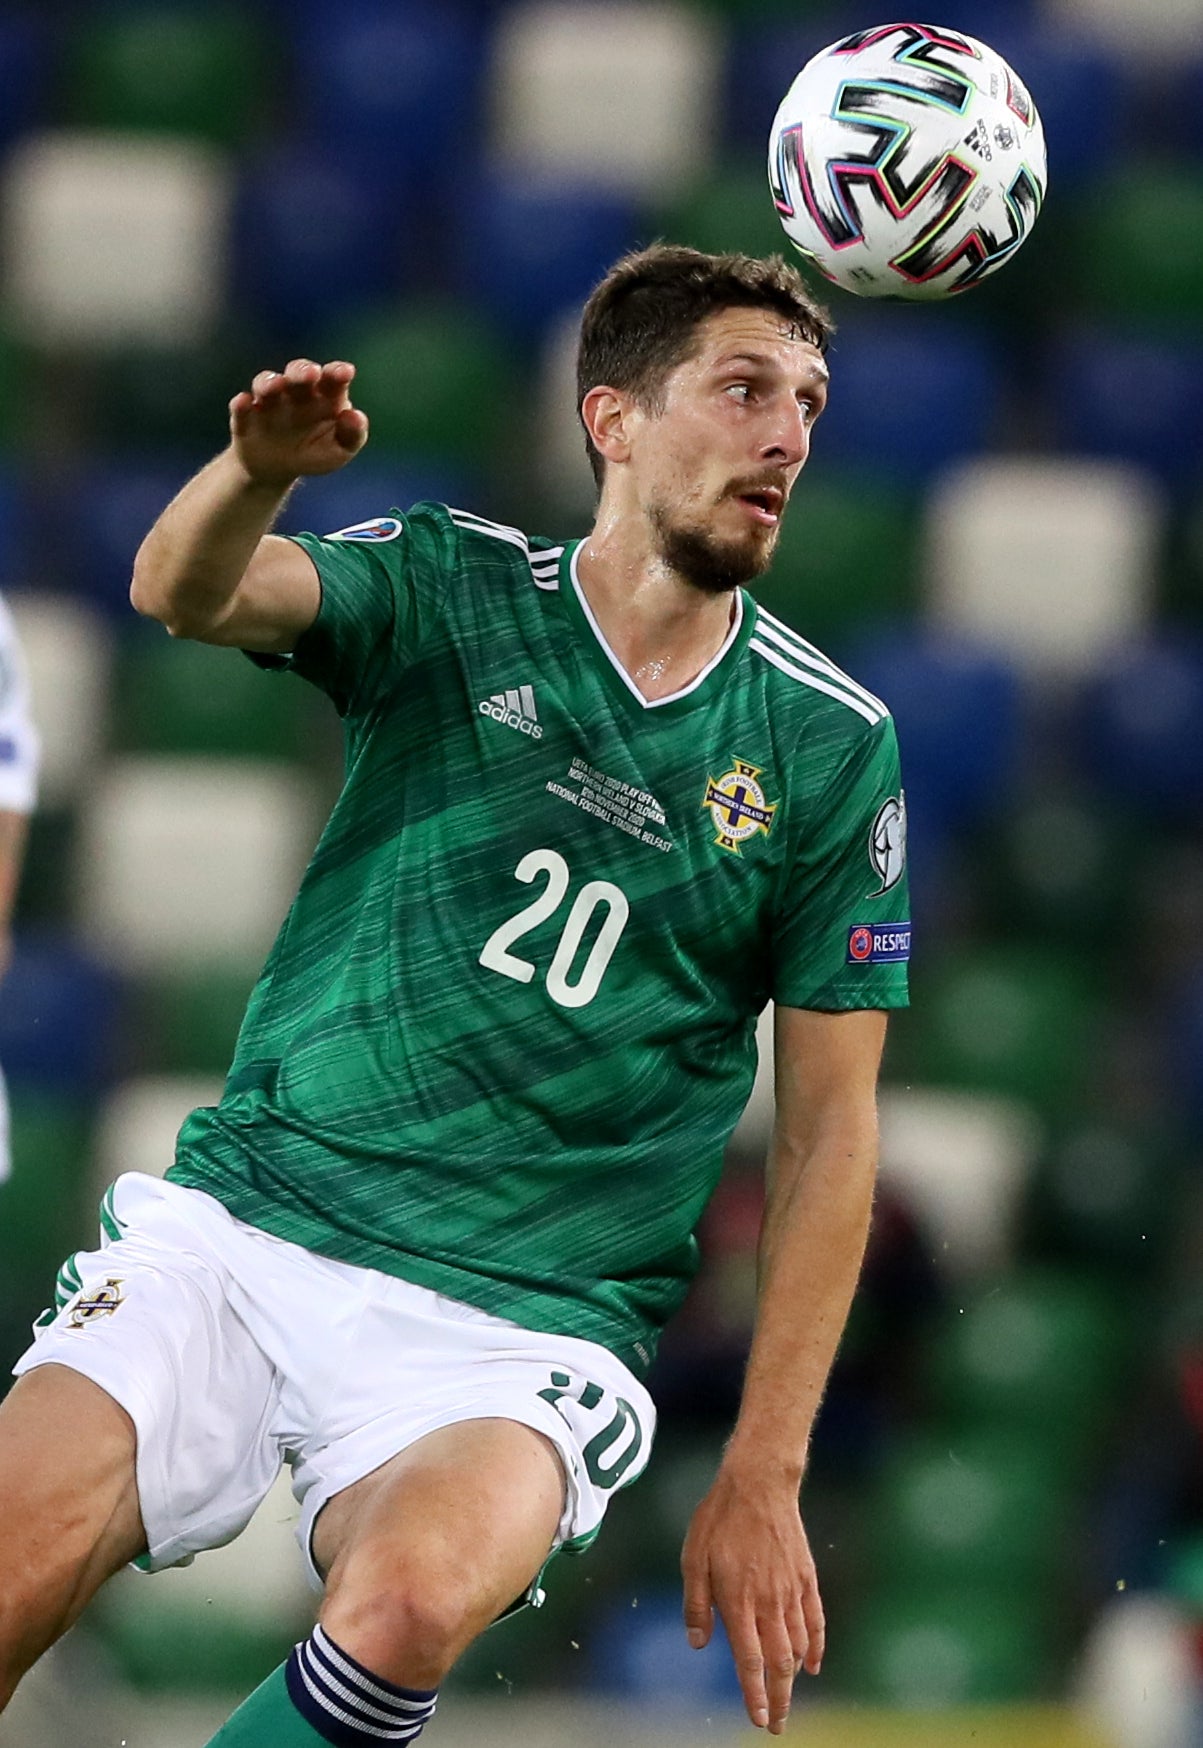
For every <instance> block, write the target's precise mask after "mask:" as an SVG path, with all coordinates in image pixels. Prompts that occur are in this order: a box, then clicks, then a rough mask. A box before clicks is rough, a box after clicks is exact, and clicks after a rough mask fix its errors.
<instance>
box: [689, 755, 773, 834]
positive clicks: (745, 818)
mask: <svg viewBox="0 0 1203 1748" xmlns="http://www.w3.org/2000/svg"><path fill="white" fill-rule="evenodd" d="M759 776H760V767H759V766H758V765H749V764H748V762H747V760H746V759H733V760H732V761H731V769H730V770H729V771H725V772H724V773H723V775H722V776H721V777H708V778H707V780H706V794H705V796H704V797H703V800H702V806H703V807H708V808H709V809H710V817H711V819H712V820H713V821H714V829H715V831H716V832H717V833H718V836H717V837H716V838H715V840H714V841H715V843H716V844H718V845H719V846H720V847H721V848H722V849H724V850H733V851H734V852H735V854H736V855H737V856H738V855H739V853H740V845H741V844H743V843H746V842H747V840H748V839H749V838H751V837H755V835H756V833H757V832H763V833H764V834H765V836H766V837H767V836H768V834H769V832H770V831H772V829H773V815H774V814H775V813H776V811H777V806H778V804H777V802H775V801H773V802H769V801H766V800H765V795H764V790H763V789H762V788H761V787H760V784H759V783H758V782H757V781H756V779H757V778H758V777H759Z"/></svg>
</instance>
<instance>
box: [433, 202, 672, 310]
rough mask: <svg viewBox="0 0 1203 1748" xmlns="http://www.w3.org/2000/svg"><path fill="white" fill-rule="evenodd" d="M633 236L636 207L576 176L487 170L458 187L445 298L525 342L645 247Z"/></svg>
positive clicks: (636, 231)
mask: <svg viewBox="0 0 1203 1748" xmlns="http://www.w3.org/2000/svg"><path fill="white" fill-rule="evenodd" d="M641 229H642V227H641V225H640V220H639V214H638V208H637V206H636V204H635V202H633V201H632V200H630V199H629V198H628V197H627V196H625V195H624V194H621V193H616V192H614V191H612V190H610V189H607V188H604V187H598V185H597V184H596V183H595V182H594V181H592V180H591V179H590V178H589V177H587V176H582V175H580V174H579V173H578V175H577V176H576V177H568V176H563V175H561V176H554V175H550V174H549V175H533V176H532V175H525V174H519V173H518V172H516V171H514V170H505V169H496V170H492V171H486V172H485V173H484V175H483V176H482V175H477V176H474V177H472V178H471V180H470V181H468V182H466V184H465V187H464V191H463V195H462V198H461V200H460V202H459V205H458V209H457V213H456V226H455V236H454V240H453V242H452V245H451V251H450V253H451V257H452V275H451V277H452V285H453V289H454V290H455V292H456V294H457V295H458V296H459V297H460V298H462V299H463V300H464V302H465V303H466V304H468V305H469V306H471V307H473V308H476V309H481V310H484V311H485V312H487V314H488V315H489V316H491V317H492V318H493V319H494V320H496V321H498V322H500V323H501V324H502V325H503V326H504V327H505V328H506V330H507V331H508V332H509V333H510V334H511V335H512V336H513V337H514V338H515V339H516V340H519V341H523V342H528V343H530V342H533V341H535V340H536V339H537V337H538V336H539V334H541V333H542V332H543V330H544V329H545V328H547V326H548V325H549V323H551V322H552V321H553V320H554V319H555V318H556V317H557V316H559V315H561V314H562V313H563V312H564V311H565V310H572V311H574V312H575V311H576V310H577V309H578V308H579V306H580V305H581V304H583V303H584V301H585V299H586V297H588V295H589V293H590V292H591V291H592V289H593V287H594V286H595V285H596V283H597V281H598V280H599V279H600V278H601V277H602V275H603V274H604V273H605V271H606V269H607V267H609V265H610V264H611V262H613V261H616V260H617V259H618V257H619V256H620V255H624V254H625V253H626V252H627V250H628V249H631V248H634V247H635V246H636V245H637V244H638V243H639V242H641V241H645V240H646V237H641V235H640V232H641Z"/></svg>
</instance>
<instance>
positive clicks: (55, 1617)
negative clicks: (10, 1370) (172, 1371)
mask: <svg viewBox="0 0 1203 1748" xmlns="http://www.w3.org/2000/svg"><path fill="white" fill-rule="evenodd" d="M135 1443H136V1435H135V1432H134V1425H133V1422H132V1421H131V1420H130V1417H129V1415H128V1414H127V1413H126V1412H125V1410H124V1409H123V1408H121V1407H119V1405H118V1404H117V1403H116V1402H115V1401H114V1400H113V1398H112V1397H111V1396H109V1395H108V1394H107V1393H106V1392H105V1391H104V1390H102V1389H101V1388H100V1387H99V1385H97V1384H94V1383H92V1382H91V1381H90V1379H88V1378H84V1377H81V1376H80V1375H79V1374H78V1373H77V1372H72V1371H69V1370H67V1369H66V1368H65V1367H63V1366H56V1365H49V1366H44V1367H40V1368H39V1369H38V1370H37V1371H36V1372H33V1373H32V1374H31V1375H30V1376H29V1377H26V1378H21V1379H19V1380H18V1382H17V1383H16V1385H14V1387H13V1389H12V1390H11V1391H10V1392H9V1395H8V1396H7V1397H6V1399H5V1400H4V1402H3V1403H2V1404H0V1499H3V1501H4V1509H3V1511H2V1512H0V1572H3V1573H4V1575H5V1578H4V1584H3V1586H2V1587H0V1598H2V1600H0V1626H2V1627H3V1634H2V1641H3V1642H2V1645H0V1650H2V1652H3V1659H2V1660H3V1664H4V1665H5V1667H6V1668H7V1670H8V1685H11V1683H12V1681H15V1679H16V1678H17V1677H18V1676H19V1675H20V1674H21V1673H23V1671H24V1669H25V1668H28V1667H29V1665H30V1664H31V1663H33V1662H34V1661H35V1659H36V1658H37V1657H39V1656H40V1655H41V1653H42V1652H43V1651H44V1650H45V1649H46V1648H47V1646H49V1645H51V1644H52V1643H53V1642H54V1640H55V1639H57V1638H58V1637H59V1635H60V1634H61V1633H63V1632H65V1631H66V1629H67V1628H68V1627H69V1626H70V1625H71V1624H72V1622H73V1621H74V1620H75V1618H76V1616H77V1615H78V1614H79V1613H80V1611H81V1609H82V1608H83V1607H84V1606H85V1604H86V1603H87V1602H88V1601H90V1599H91V1598H92V1597H93V1596H94V1595H95V1593H96V1591H97V1590H98V1589H99V1588H100V1586H101V1584H103V1582H104V1580H105V1579H106V1578H109V1577H111V1576H112V1574H113V1573H114V1572H116V1571H117V1570H118V1569H119V1568H120V1567H121V1566H123V1565H124V1564H125V1563H126V1562H127V1561H129V1560H132V1559H134V1558H136V1556H137V1555H139V1554H140V1553H141V1552H142V1551H143V1549H144V1548H145V1545H146V1537H145V1532H144V1530H143V1527H142V1519H141V1515H140V1512H139V1508H138V1490H137V1484H136V1479H135ZM0 1679H2V1678H0ZM3 1697H7V1696H6V1695H5V1696H3ZM0 1703H2V1697H0Z"/></svg>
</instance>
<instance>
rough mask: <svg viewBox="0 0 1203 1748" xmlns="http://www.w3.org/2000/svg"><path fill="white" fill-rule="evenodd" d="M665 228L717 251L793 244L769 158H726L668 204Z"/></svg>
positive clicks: (774, 249) (759, 251) (769, 251)
mask: <svg viewBox="0 0 1203 1748" xmlns="http://www.w3.org/2000/svg"><path fill="white" fill-rule="evenodd" d="M783 95H784V93H783ZM660 228H661V234H662V235H663V236H664V237H665V238H666V240H667V241H669V242H670V243H687V244H689V245H690V247H691V248H694V249H705V250H706V251H707V252H708V253H710V254H715V255H718V254H723V253H725V252H726V251H728V250H738V251H740V252H741V253H742V254H745V255H780V254H784V253H785V252H786V251H787V249H788V244H787V243H786V239H785V233H784V232H783V231H782V229H781V226H780V224H779V222H778V219H777V213H776V210H775V209H774V206H773V201H772V196H771V195H770V194H769V185H768V176H767V174H766V172H765V167H764V164H763V163H758V162H751V163H744V162H740V161H739V160H735V161H732V162H728V163H723V164H721V165H719V166H718V167H717V168H716V169H714V170H713V171H711V172H710V174H709V175H707V176H704V177H702V178H700V179H699V180H697V181H695V182H692V183H690V184H689V185H688V186H687V187H686V188H685V189H684V190H683V191H682V193H681V196H680V199H679V200H677V201H675V202H674V203H673V204H672V205H671V206H669V207H667V208H666V209H665V210H664V212H663V214H662V215H661V219H660ZM791 254H792V251H791ZM795 259H796V258H795Z"/></svg>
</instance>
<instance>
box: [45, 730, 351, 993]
mask: <svg viewBox="0 0 1203 1748" xmlns="http://www.w3.org/2000/svg"><path fill="white" fill-rule="evenodd" d="M316 827H317V821H316V819H315V810H314V805H313V793H312V791H311V789H310V787H309V785H308V784H306V783H305V782H304V781H303V780H301V779H299V778H297V777H294V776H293V775H291V774H290V773H287V772H283V771H281V769H280V767H279V766H278V765H274V764H266V763H264V764H260V763H257V762H254V761H250V760H246V759H238V760H232V759H186V758H181V759H174V758H154V757H133V758H125V759H118V760H114V761H113V762H112V763H111V764H110V765H109V766H108V767H107V768H106V769H105V771H104V773H103V775H102V777H101V779H100V781H99V782H98V784H97V785H96V787H95V788H94V789H93V791H92V792H91V794H90V795H89V797H88V799H87V802H86V805H85V806H84V808H83V811H82V818H81V823H80V833H79V855H80V866H79V874H78V894H79V899H78V902H79V923H80V926H81V930H82V932H83V934H84V936H85V937H86V938H87V939H88V941H89V942H90V943H91V945H92V946H93V947H94V948H96V949H97V950H99V951H100V952H101V953H103V954H105V955H106V956H108V957H109V958H111V959H112V960H113V961H114V962H115V963H116V964H117V965H118V966H122V967H127V968H128V969H130V970H133V971H164V970H170V969H171V968H173V967H187V966H193V967H195V966H200V965H214V966H217V965H237V966H242V965H245V964H247V963H248V962H253V961H254V960H256V959H262V958H263V957H264V956H265V955H266V953H267V950H268V948H269V947H270V946H271V943H272V939H273V937H274V936H275V933H276V930H277V929H278V927H279V925H280V923H281V922H282V921H283V919H284V915H285V912H286V911H287V909H288V906H289V904H290V903H291V901H292V898H293V895H294V893H295V891H296V887H297V884H298V882H299V880H300V876H301V874H302V872H303V870H304V865H305V862H306V859H307V857H308V855H309V853H310V851H311V850H312V848H313V844H314V841H315V837H316Z"/></svg>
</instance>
